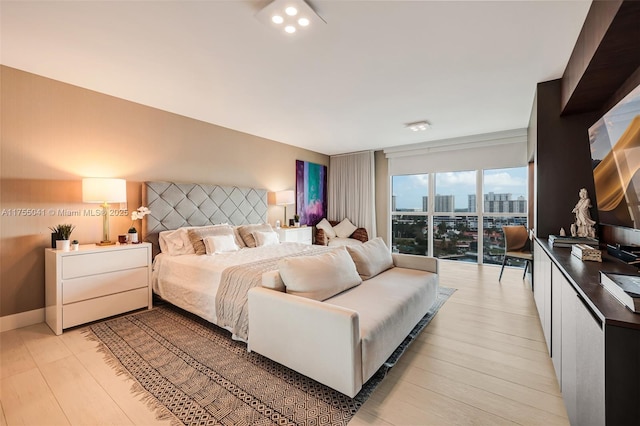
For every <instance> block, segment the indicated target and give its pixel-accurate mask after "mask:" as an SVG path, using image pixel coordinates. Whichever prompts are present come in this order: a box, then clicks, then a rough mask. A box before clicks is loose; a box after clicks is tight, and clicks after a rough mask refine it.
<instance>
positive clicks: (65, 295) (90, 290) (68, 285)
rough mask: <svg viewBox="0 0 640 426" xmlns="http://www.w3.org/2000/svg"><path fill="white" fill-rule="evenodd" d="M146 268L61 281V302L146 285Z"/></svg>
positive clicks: (84, 298) (65, 302)
mask: <svg viewBox="0 0 640 426" xmlns="http://www.w3.org/2000/svg"><path fill="white" fill-rule="evenodd" d="M148 274H149V272H148V268H147V267H146V266H145V267H144V268H136V269H127V270H125V271H117V272H107V273H105V274H101V275H88V276H85V277H80V278H72V279H68V280H64V281H63V289H62V303H63V304H67V303H73V302H79V301H81V300H86V299H93V298H96V297H101V296H105V295H108V294H113V293H120V292H123V291H127V290H133V289H136V288H140V287H145V288H147V287H148Z"/></svg>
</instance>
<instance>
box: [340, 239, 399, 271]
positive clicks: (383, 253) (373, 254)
mask: <svg viewBox="0 0 640 426" xmlns="http://www.w3.org/2000/svg"><path fill="white" fill-rule="evenodd" d="M347 251H348V252H349V254H350V255H351V258H352V259H353V263H355V264H356V269H357V270H358V274H360V278H362V279H363V280H368V279H369V278H373V277H375V276H376V275H378V274H379V273H381V272H384V271H386V270H387V269H389V268H393V258H392V257H391V252H390V251H389V248H388V247H387V245H386V244H385V243H384V240H383V239H382V238H380V237H378V238H374V239H373V240H369V241H367V242H366V243H364V244H360V245H353V246H347Z"/></svg>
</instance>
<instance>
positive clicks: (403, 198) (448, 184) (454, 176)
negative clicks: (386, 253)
mask: <svg viewBox="0 0 640 426" xmlns="http://www.w3.org/2000/svg"><path fill="white" fill-rule="evenodd" d="M428 181H429V175H426V174H424V175H405V176H393V181H392V186H393V189H392V191H393V195H395V196H396V209H421V208H422V197H423V196H425V195H428V194H429V183H428ZM435 181H436V183H435V185H436V188H435V193H436V195H454V196H455V208H456V209H464V208H467V206H468V195H469V194H475V193H476V172H475V171H464V172H446V173H436V174H435ZM483 192H484V193H489V192H494V193H496V194H503V193H510V194H512V197H511V199H513V200H515V199H517V198H518V197H519V196H524V197H525V198H526V197H527V168H526V167H517V168H510V169H493V170H485V171H484V189H483Z"/></svg>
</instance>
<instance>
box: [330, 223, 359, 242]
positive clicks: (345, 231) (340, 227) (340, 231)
mask: <svg viewBox="0 0 640 426" xmlns="http://www.w3.org/2000/svg"><path fill="white" fill-rule="evenodd" d="M356 229H358V227H357V226H355V225H354V224H353V223H351V221H350V220H349V219H347V218H345V219H343V220H342V222H340V223H339V224H337V225H336V226H334V227H333V232H335V233H336V236H337V237H340V238H349V237H350V236H351V234H353V232H354V231H355V230H356Z"/></svg>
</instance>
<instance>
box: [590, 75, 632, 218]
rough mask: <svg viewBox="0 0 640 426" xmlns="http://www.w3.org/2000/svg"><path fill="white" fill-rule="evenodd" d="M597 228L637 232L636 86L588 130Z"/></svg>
mask: <svg viewBox="0 0 640 426" xmlns="http://www.w3.org/2000/svg"><path fill="white" fill-rule="evenodd" d="M589 143H590V147H591V160H592V163H593V180H594V183H595V189H596V194H595V195H596V204H597V207H598V218H599V221H600V223H601V224H607V225H616V226H623V227H627V228H634V229H640V172H639V171H638V170H639V169H640V86H638V87H636V88H635V89H634V90H633V91H631V93H629V94H628V95H627V96H626V97H625V98H624V99H622V100H621V101H620V102H619V103H618V104H617V105H616V106H614V107H613V108H611V110H609V111H608V112H607V113H606V114H605V115H604V116H603V117H602V118H601V119H600V120H598V121H597V122H596V123H595V124H594V125H593V126H591V127H590V128H589Z"/></svg>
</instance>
